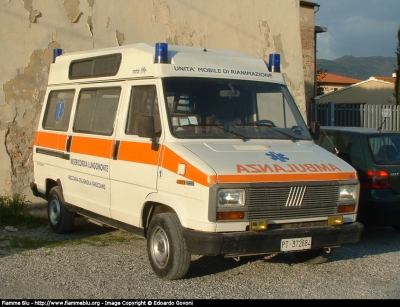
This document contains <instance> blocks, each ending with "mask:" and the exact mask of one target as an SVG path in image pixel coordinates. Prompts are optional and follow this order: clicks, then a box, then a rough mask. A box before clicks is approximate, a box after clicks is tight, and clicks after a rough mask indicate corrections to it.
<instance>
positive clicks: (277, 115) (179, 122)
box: [163, 78, 312, 141]
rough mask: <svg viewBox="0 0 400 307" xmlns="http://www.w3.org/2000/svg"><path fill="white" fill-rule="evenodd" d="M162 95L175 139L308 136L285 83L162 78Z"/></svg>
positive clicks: (301, 138) (292, 137) (306, 138)
mask: <svg viewBox="0 0 400 307" xmlns="http://www.w3.org/2000/svg"><path fill="white" fill-rule="evenodd" d="M163 86H164V95H165V98H166V104H167V108H168V113H169V114H168V115H169V125H170V129H171V132H172V134H173V135H174V136H175V137H177V138H183V139H200V138H218V139H226V138H241V139H243V140H249V139H291V140H293V141H295V140H311V139H312V138H311V135H310V133H309V131H308V129H307V126H306V124H305V122H304V120H303V117H302V116H301V114H300V112H299V110H298V109H297V107H296V104H295V102H294V100H293V98H292V96H291V95H290V93H289V91H288V89H287V88H286V86H284V85H281V84H276V83H267V82H257V81H244V80H222V79H207V78H165V79H163Z"/></svg>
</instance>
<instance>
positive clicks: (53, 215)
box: [47, 186, 75, 233]
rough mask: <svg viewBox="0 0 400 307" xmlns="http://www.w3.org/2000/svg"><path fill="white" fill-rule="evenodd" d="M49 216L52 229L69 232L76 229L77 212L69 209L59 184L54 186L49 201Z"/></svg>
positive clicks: (58, 231) (57, 231)
mask: <svg viewBox="0 0 400 307" xmlns="http://www.w3.org/2000/svg"><path fill="white" fill-rule="evenodd" d="M47 217H48V220H49V224H50V227H51V229H53V231H54V232H56V233H67V232H71V231H72V230H73V229H74V222H75V213H74V212H71V211H69V210H68V209H67V207H66V206H65V204H64V203H63V197H62V194H61V191H60V188H59V187H58V186H56V187H54V188H52V189H51V190H50V193H49V197H48V201H47Z"/></svg>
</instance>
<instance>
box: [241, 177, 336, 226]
mask: <svg viewBox="0 0 400 307" xmlns="http://www.w3.org/2000/svg"><path fill="white" fill-rule="evenodd" d="M338 193H339V187H338V186H320V185H319V186H301V187H298V186H296V187H271V188H249V189H248V190H247V191H246V207H248V212H247V218H248V219H249V220H260V219H270V220H284V219H299V218H310V217H319V216H327V215H334V214H336V213H337V201H338Z"/></svg>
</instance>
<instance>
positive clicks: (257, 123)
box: [238, 120, 297, 142]
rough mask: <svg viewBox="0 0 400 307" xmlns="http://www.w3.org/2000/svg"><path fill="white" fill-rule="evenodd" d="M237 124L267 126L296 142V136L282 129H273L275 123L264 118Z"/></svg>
mask: <svg viewBox="0 0 400 307" xmlns="http://www.w3.org/2000/svg"><path fill="white" fill-rule="evenodd" d="M238 126H247V127H250V126H256V127H267V128H269V129H271V130H273V131H275V132H278V133H280V134H283V135H284V136H287V137H288V138H289V139H290V140H291V141H292V142H296V140H297V139H296V138H295V137H294V136H293V135H290V134H288V133H285V132H283V131H280V130H276V129H275V127H276V126H275V125H274V123H273V122H272V121H269V120H265V121H262V120H261V121H258V122H254V123H249V124H241V125H238Z"/></svg>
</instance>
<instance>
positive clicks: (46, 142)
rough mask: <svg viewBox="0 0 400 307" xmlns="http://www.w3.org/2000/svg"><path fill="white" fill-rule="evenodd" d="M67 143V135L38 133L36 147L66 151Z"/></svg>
mask: <svg viewBox="0 0 400 307" xmlns="http://www.w3.org/2000/svg"><path fill="white" fill-rule="evenodd" d="M66 141H67V135H66V134H59V133H52V132H43V131H36V133H35V140H34V145H36V146H40V147H45V148H50V149H56V150H65V145H66Z"/></svg>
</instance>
